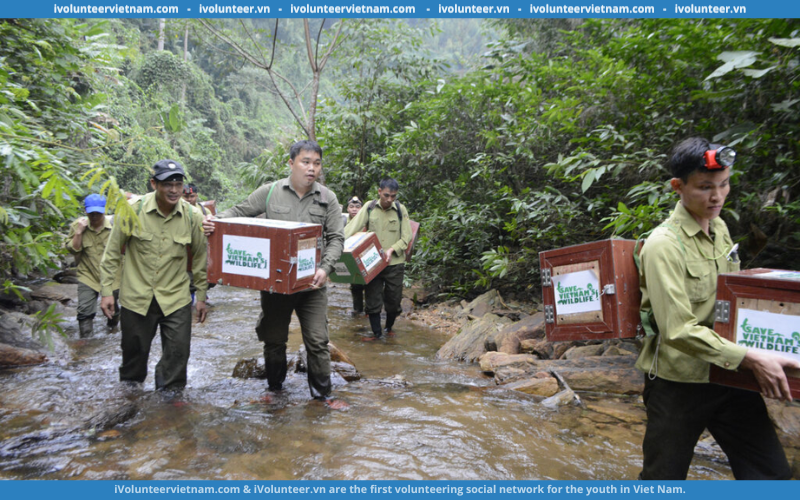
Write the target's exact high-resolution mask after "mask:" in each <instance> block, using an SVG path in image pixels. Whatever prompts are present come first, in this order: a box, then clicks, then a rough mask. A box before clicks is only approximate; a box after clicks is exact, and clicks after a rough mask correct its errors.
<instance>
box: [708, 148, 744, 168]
mask: <svg viewBox="0 0 800 500" xmlns="http://www.w3.org/2000/svg"><path fill="white" fill-rule="evenodd" d="M703 156H704V157H705V160H706V168H707V169H709V170H719V169H723V168H729V167H732V166H733V162H735V161H736V151H734V150H733V148H729V147H728V146H722V147H721V148H719V149H710V150H708V151H706V153H705V155H703Z"/></svg>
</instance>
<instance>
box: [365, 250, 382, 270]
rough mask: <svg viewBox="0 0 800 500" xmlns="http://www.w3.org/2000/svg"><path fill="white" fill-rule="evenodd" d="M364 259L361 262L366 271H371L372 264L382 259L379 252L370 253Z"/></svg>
mask: <svg viewBox="0 0 800 500" xmlns="http://www.w3.org/2000/svg"><path fill="white" fill-rule="evenodd" d="M363 259H364V260H362V261H361V262H362V263H363V264H364V267H365V268H366V269H369V268H370V267H372V264H374V263H375V261H377V260H378V259H380V255H378V252H370V253H368V254H366V256H364V257H363Z"/></svg>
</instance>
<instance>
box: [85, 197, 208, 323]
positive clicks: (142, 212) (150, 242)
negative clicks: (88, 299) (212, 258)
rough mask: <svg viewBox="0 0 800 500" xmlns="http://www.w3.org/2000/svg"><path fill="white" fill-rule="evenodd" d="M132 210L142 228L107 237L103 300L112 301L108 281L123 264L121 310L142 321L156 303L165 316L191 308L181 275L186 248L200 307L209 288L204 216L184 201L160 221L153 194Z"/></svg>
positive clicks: (186, 278)
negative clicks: (131, 232) (126, 233)
mask: <svg viewBox="0 0 800 500" xmlns="http://www.w3.org/2000/svg"><path fill="white" fill-rule="evenodd" d="M134 208H135V210H136V211H137V213H138V215H139V222H140V224H141V226H140V227H139V228H138V229H136V230H134V232H133V234H132V235H130V236H126V235H125V234H123V232H122V230H121V229H120V224H116V225H115V226H114V229H113V230H112V231H111V237H110V238H109V242H108V246H107V247H106V252H105V254H103V262H102V264H101V265H100V269H101V276H102V284H103V289H102V295H103V297H107V296H109V295H111V292H112V289H111V282H112V276H113V275H114V273H115V272H116V271H117V268H119V266H120V265H121V264H122V285H121V286H120V293H119V302H120V304H121V305H122V307H124V308H126V309H129V310H131V311H133V312H135V313H137V314H141V315H143V316H144V315H146V314H147V310H148V308H149V307H150V303H151V302H152V301H153V297H155V299H156V301H157V302H158V305H159V306H160V307H161V311H162V312H163V313H164V315H165V316H169V315H170V314H172V313H173V312H175V311H177V310H178V309H180V308H181V307H184V306H186V305H187V304H190V303H191V302H192V296H191V294H190V293H189V276H188V275H187V273H186V266H187V260H188V255H187V251H186V249H187V248H190V249H191V253H192V274H193V276H194V286H195V287H196V288H197V291H196V292H195V297H196V298H197V300H198V301H200V302H204V301H205V300H206V291H207V290H208V282H207V281H206V261H207V251H206V246H207V242H206V237H205V235H204V234H203V216H202V215H200V214H199V213H197V212H195V211H194V210H192V208H191V205H190V204H189V203H188V202H186V201H184V200H181V201H180V202H178V204H177V205H176V206H175V208H174V209H173V211H172V213H170V214H166V215H165V214H163V213H161V210H159V209H158V204H157V203H156V198H155V193H149V194H146V195H145V196H143V197H142V200H141V205H140V204H139V203H137V204H136V205H134ZM190 217H192V218H193V219H189V218H190ZM123 247H125V254H124V255H125V257H124V258H125V261H124V263H123V262H122V250H123Z"/></svg>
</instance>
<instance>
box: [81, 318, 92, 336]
mask: <svg viewBox="0 0 800 500" xmlns="http://www.w3.org/2000/svg"><path fill="white" fill-rule="evenodd" d="M78 328H79V330H80V337H81V338H82V339H85V338H86V337H91V336H92V332H93V330H94V318H87V319H81V320H78Z"/></svg>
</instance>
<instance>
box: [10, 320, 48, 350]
mask: <svg viewBox="0 0 800 500" xmlns="http://www.w3.org/2000/svg"><path fill="white" fill-rule="evenodd" d="M35 324H36V320H35V319H34V318H32V317H30V316H28V315H27V314H22V313H19V312H10V313H7V314H4V315H3V316H0V342H2V343H4V344H8V345H10V346H14V347H21V348H24V349H33V350H37V349H41V348H42V344H40V343H39V342H37V341H35V340H33V338H32V335H33V327H34V325H35Z"/></svg>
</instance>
